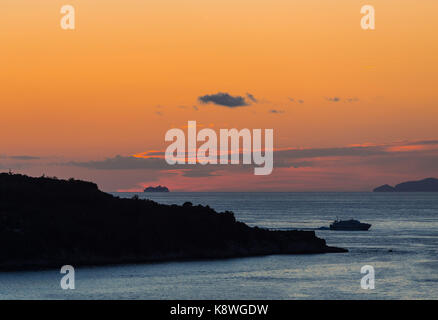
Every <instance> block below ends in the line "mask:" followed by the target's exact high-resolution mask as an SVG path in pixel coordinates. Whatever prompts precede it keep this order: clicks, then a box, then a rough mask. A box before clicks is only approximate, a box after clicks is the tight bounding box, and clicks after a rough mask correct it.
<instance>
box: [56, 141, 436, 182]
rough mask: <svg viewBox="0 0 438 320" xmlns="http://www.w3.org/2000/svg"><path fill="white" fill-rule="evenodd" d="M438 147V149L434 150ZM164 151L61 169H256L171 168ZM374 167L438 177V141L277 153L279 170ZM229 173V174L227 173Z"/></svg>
mask: <svg viewBox="0 0 438 320" xmlns="http://www.w3.org/2000/svg"><path fill="white" fill-rule="evenodd" d="M412 145H424V146H428V148H426V149H419V150H417V149H413V150H409V149H408V150H407V151H406V149H403V148H401V149H400V150H403V151H397V150H398V149H397V147H399V146H402V147H403V146H412ZM434 145H436V147H434ZM163 155H164V153H163V152H162V151H153V152H148V153H147V156H148V157H145V158H139V157H133V156H120V155H118V156H115V157H112V158H107V159H104V160H101V161H86V162H69V163H64V164H61V165H66V166H75V167H82V168H88V169H95V170H127V171H130V170H146V171H145V172H146V173H151V174H158V173H157V172H160V173H159V175H161V174H164V173H172V172H174V173H178V174H180V175H181V176H184V177H191V178H197V177H212V176H218V175H223V174H232V173H233V172H235V173H242V172H248V173H250V172H252V170H253V168H254V165H243V164H240V165H229V166H224V165H220V164H207V165H205V166H203V165H196V166H189V165H184V164H181V165H169V164H167V163H166V161H165V160H164V158H163ZM348 165H350V166H358V168H359V167H361V166H373V167H379V168H382V170H383V169H385V170H393V171H397V170H398V172H404V171H406V170H407V169H408V168H412V167H416V168H419V167H421V168H419V169H418V170H421V171H424V172H425V174H426V173H427V172H426V171H428V172H429V173H430V174H432V175H433V173H437V174H438V141H437V140H427V141H414V142H399V143H394V144H386V145H363V146H347V147H339V148H306V149H281V150H276V151H275V152H274V170H275V168H305V167H336V166H348ZM225 171H226V173H224V172H225Z"/></svg>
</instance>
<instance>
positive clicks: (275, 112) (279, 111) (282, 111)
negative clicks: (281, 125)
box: [269, 109, 284, 114]
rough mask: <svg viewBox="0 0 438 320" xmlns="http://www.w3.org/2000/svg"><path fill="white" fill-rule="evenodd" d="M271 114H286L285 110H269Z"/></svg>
mask: <svg viewBox="0 0 438 320" xmlns="http://www.w3.org/2000/svg"><path fill="white" fill-rule="evenodd" d="M269 113H274V114H279V113H284V110H277V109H271V110H269Z"/></svg>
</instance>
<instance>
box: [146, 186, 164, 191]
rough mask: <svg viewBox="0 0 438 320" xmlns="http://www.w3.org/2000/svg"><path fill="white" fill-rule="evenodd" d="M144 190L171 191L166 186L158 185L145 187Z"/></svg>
mask: <svg viewBox="0 0 438 320" xmlns="http://www.w3.org/2000/svg"><path fill="white" fill-rule="evenodd" d="M143 192H170V190H169V188H167V187H166V186H156V187H152V186H150V187H147V188H145V189H144V190H143Z"/></svg>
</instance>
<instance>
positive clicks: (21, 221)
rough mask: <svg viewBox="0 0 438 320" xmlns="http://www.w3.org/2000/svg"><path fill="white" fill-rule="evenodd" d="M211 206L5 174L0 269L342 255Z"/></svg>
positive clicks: (0, 177) (308, 234) (0, 185)
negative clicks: (116, 194) (164, 202)
mask: <svg viewBox="0 0 438 320" xmlns="http://www.w3.org/2000/svg"><path fill="white" fill-rule="evenodd" d="M345 251H346V250H344V249H340V248H333V247H328V246H326V243H325V240H323V239H320V238H317V237H316V236H315V233H314V232H313V231H270V230H265V229H260V228H257V227H255V228H252V227H249V226H247V225H246V224H244V223H242V222H238V221H236V220H235V218H234V214H233V213H232V212H228V211H227V212H223V213H217V212H215V211H214V210H213V209H211V208H210V207H208V206H193V205H192V204H191V203H186V204H184V205H183V206H178V205H162V204H158V203H156V202H153V201H150V200H140V199H138V198H133V199H121V198H118V197H114V196H112V195H109V194H107V193H104V192H101V191H100V190H99V189H98V188H97V185H96V184H94V183H90V182H83V181H78V180H74V179H70V180H68V181H67V180H57V179H54V178H46V177H41V178H32V177H28V176H24V175H13V174H6V173H4V174H0V269H3V270H16V269H20V268H47V267H60V266H61V265H64V264H72V265H97V264H107V263H111V264H115V263H134V262H149V261H165V260H179V259H213V258H230V257H242V256H252V255H268V254H299V253H325V252H345Z"/></svg>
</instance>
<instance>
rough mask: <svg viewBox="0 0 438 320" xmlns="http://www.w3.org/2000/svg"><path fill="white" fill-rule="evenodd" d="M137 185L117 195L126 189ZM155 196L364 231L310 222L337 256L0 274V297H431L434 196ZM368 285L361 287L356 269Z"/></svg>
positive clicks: (437, 200)
mask: <svg viewBox="0 0 438 320" xmlns="http://www.w3.org/2000/svg"><path fill="white" fill-rule="evenodd" d="M134 194H135V193H119V194H117V195H118V196H120V197H132V196H133V195H134ZM139 196H140V197H141V198H149V199H152V200H155V201H158V202H160V203H166V204H173V203H177V204H182V203H184V202H185V201H191V202H192V203H193V204H204V205H207V204H208V205H210V206H211V207H213V208H215V209H216V210H219V211H224V210H231V211H234V212H235V215H236V217H237V219H239V220H241V221H244V222H246V223H248V224H249V225H253V226H255V225H257V226H260V227H266V228H275V229H295V228H318V227H321V226H327V225H328V224H329V223H330V222H331V221H332V220H334V219H335V218H336V217H338V218H341V219H348V218H356V219H359V220H361V221H363V222H368V223H371V224H372V227H371V229H370V230H369V231H365V232H343V231H329V230H317V231H316V233H317V235H318V236H320V237H322V238H324V239H326V240H327V243H328V244H329V245H333V246H339V247H344V248H347V249H349V250H350V252H349V253H343V254H319V255H274V256H265V257H252V258H239V259H228V260H214V261H192V262H171V263H155V264H143V265H123V266H106V267H83V268H76V289H75V290H62V289H61V288H60V285H59V281H60V279H61V276H62V275H61V274H60V273H59V270H49V271H39V272H10V273H0V298H1V299H11V298H19V299H21V298H25V299H34V298H37V299H438V194H433V193H394V194H392V193H391V194H378V193H168V194H165V193H160V194H158V193H157V194H150V193H148V194H139ZM364 265H371V266H373V267H374V269H375V289H374V290H364V289H361V287H360V279H361V277H362V276H363V275H362V274H361V273H360V270H361V267H362V266H364Z"/></svg>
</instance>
